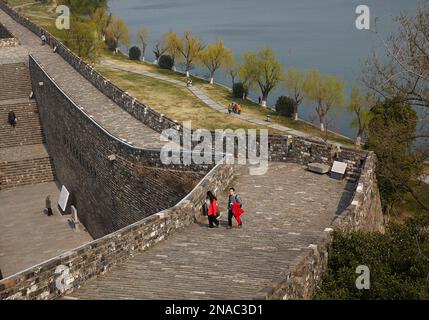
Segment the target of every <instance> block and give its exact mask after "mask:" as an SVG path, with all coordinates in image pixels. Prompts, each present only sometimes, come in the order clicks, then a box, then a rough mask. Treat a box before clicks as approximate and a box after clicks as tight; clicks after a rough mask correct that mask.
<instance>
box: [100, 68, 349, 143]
mask: <svg viewBox="0 0 429 320" xmlns="http://www.w3.org/2000/svg"><path fill="white" fill-rule="evenodd" d="M101 64H102V65H105V66H107V67H110V68H112V69H117V70H120V71H127V72H132V73H136V74H140V75H143V76H146V77H150V78H154V79H157V80H161V81H166V82H170V83H171V84H174V85H177V86H180V87H185V88H187V89H188V90H190V91H191V92H192V93H193V94H194V95H195V96H196V97H197V98H198V99H200V100H201V101H202V102H203V103H205V104H206V105H207V106H209V107H210V108H212V109H214V110H216V111H219V112H222V113H228V108H227V107H226V106H224V105H222V104H220V103H218V102H217V101H215V100H213V99H212V98H210V97H208V96H207V95H206V94H205V93H204V92H203V91H202V90H201V89H199V88H197V87H195V86H192V87H188V86H187V85H186V83H184V82H183V81H179V80H176V79H172V78H169V77H166V76H163V75H160V74H157V73H154V72H150V71H142V70H136V69H134V68H131V67H127V66H124V65H121V64H118V63H114V62H112V61H107V60H102V61H101ZM233 116H234V117H237V118H239V119H241V120H243V121H247V122H250V123H253V124H256V125H259V126H265V127H268V128H271V129H275V130H278V131H280V132H283V133H284V134H285V135H295V136H300V137H307V138H310V137H311V138H319V137H315V136H314V135H312V134H309V133H306V132H304V131H299V130H295V129H292V128H289V127H286V126H283V125H280V124H276V123H272V122H268V121H265V120H261V119H257V118H254V117H251V116H248V115H246V114H234V115H233ZM328 143H333V144H338V145H340V146H343V145H342V144H341V143H339V142H336V141H332V140H328Z"/></svg>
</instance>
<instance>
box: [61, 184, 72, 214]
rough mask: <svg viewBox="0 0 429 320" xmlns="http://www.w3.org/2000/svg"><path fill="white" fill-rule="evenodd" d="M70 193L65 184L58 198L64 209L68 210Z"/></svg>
mask: <svg viewBox="0 0 429 320" xmlns="http://www.w3.org/2000/svg"><path fill="white" fill-rule="evenodd" d="M69 195H70V193H69V191H68V190H67V188H66V187H65V186H63V187H62V188H61V193H60V198H59V199H58V205H59V206H60V208H61V210H63V211H66V208H67V202H68V201H69Z"/></svg>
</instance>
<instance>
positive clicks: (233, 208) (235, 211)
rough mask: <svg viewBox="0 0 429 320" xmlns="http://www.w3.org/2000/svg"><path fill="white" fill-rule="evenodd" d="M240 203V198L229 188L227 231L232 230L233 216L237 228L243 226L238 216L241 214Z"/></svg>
mask: <svg viewBox="0 0 429 320" xmlns="http://www.w3.org/2000/svg"><path fill="white" fill-rule="evenodd" d="M241 207H242V202H241V199H240V196H239V195H238V194H235V189H234V188H232V187H231V188H229V198H228V229H231V228H232V217H233V216H234V217H235V219H236V220H237V222H238V227H239V228H241V227H242V226H243V222H242V221H241V219H240V215H241V214H242V213H243V210H242V209H241Z"/></svg>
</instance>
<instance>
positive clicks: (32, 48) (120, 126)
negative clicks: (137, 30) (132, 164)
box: [0, 9, 163, 148]
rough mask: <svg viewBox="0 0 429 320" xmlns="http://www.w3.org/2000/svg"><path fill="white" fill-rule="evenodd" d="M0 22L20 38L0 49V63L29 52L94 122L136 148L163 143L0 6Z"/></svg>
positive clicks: (156, 135) (8, 61)
mask: <svg viewBox="0 0 429 320" xmlns="http://www.w3.org/2000/svg"><path fill="white" fill-rule="evenodd" d="M0 22H1V23H2V24H3V25H4V26H5V27H6V28H7V29H8V30H10V31H11V32H12V33H13V34H14V35H15V36H16V37H17V38H18V40H19V41H20V43H21V46H20V47H15V48H13V49H10V48H7V49H6V48H5V49H0V63H10V62H14V61H15V60H16V58H15V57H16V56H17V55H18V56H20V57H22V56H23V55H27V56H28V54H31V55H32V56H33V57H34V58H35V59H37V61H38V62H39V63H40V64H41V65H42V66H43V67H44V70H45V71H46V72H47V73H48V74H49V76H50V77H52V78H53V79H55V81H56V83H57V84H58V85H59V86H60V87H61V88H62V90H63V91H64V92H65V93H67V95H68V96H69V97H71V98H72V99H73V101H74V102H75V103H76V104H77V105H79V106H81V107H83V108H84V109H85V111H86V112H87V113H89V114H90V115H91V116H92V117H93V118H94V120H96V122H97V123H99V124H100V125H101V126H102V127H103V128H105V129H106V130H107V131H108V132H110V133H111V134H112V135H114V136H116V137H118V138H119V139H123V140H126V141H128V142H132V144H133V145H134V146H136V147H139V148H159V147H161V146H162V145H163V143H162V142H161V141H160V136H159V133H157V132H156V131H154V130H152V129H151V128H149V127H148V126H146V125H144V124H143V123H142V122H140V121H139V120H137V119H136V118H134V117H133V116H131V115H130V114H129V113H128V112H126V111H125V110H123V109H122V108H121V107H120V106H119V105H117V104H116V103H115V102H113V101H112V100H111V99H109V98H108V97H107V96H105V95H104V94H103V93H102V92H100V91H99V90H98V89H97V88H96V87H95V86H93V85H92V84H91V83H90V82H89V81H88V80H87V79H85V78H84V77H83V76H82V75H80V74H79V73H78V72H77V71H76V70H75V69H74V68H73V67H72V66H71V65H70V64H69V63H67V62H66V61H65V60H64V59H62V58H61V56H60V55H58V54H56V53H53V51H52V49H51V48H50V47H49V46H47V45H45V46H42V44H41V41H40V39H39V38H38V37H37V36H36V35H35V34H34V33H32V32H31V31H30V30H28V29H27V28H25V27H23V26H22V25H20V24H19V23H17V22H16V21H15V20H13V19H12V18H11V17H10V16H9V15H7V14H6V13H5V12H4V11H2V10H1V9H0Z"/></svg>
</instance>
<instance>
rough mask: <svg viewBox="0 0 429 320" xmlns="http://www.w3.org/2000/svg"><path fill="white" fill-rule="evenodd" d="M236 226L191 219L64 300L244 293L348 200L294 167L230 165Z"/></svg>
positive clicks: (339, 187)
mask: <svg viewBox="0 0 429 320" xmlns="http://www.w3.org/2000/svg"><path fill="white" fill-rule="evenodd" d="M237 173H238V177H237V178H236V181H235V182H234V187H236V189H237V191H238V193H239V194H240V196H241V198H242V200H243V203H244V210H245V214H244V216H243V221H244V222H243V228H242V229H238V228H237V227H236V226H237V223H236V222H235V221H234V228H233V229H231V230H227V229H226V228H225V226H226V224H227V215H226V214H225V208H226V194H222V195H218V196H219V198H220V208H221V210H222V211H223V212H224V214H223V216H222V217H221V227H220V228H219V229H208V228H207V227H206V223H204V224H195V225H193V226H190V227H188V228H186V229H184V230H182V231H180V232H178V233H176V234H174V235H172V236H171V237H170V238H169V239H167V240H166V241H163V242H160V243H159V244H157V245H156V246H155V247H153V248H151V249H149V250H148V251H146V252H142V253H140V254H138V255H136V256H135V257H133V258H131V259H129V260H128V261H126V262H124V263H121V264H119V265H118V266H116V267H114V268H113V269H112V270H110V271H109V272H107V273H106V274H105V275H102V276H99V277H98V278H96V279H94V280H92V281H89V282H87V283H86V284H84V285H83V287H81V288H80V289H78V290H76V291H75V292H73V293H72V294H71V295H70V296H69V297H66V299H252V298H253V297H255V295H256V293H257V292H258V291H259V290H260V289H263V288H264V287H265V286H266V285H267V284H268V283H269V282H270V281H271V280H272V279H273V278H275V277H277V276H279V275H280V273H281V272H282V271H284V270H286V268H287V267H288V266H290V265H291V264H292V263H294V261H296V259H297V258H299V256H300V255H301V254H303V252H304V250H306V249H307V248H308V247H309V245H311V244H317V243H318V241H319V240H320V239H321V237H322V234H323V232H324V229H325V228H326V227H329V226H330V224H331V222H332V220H333V219H334V217H335V216H336V214H337V213H338V212H340V211H341V210H342V209H343V208H344V207H345V206H346V205H347V204H348V203H349V201H350V196H351V194H350V192H349V191H347V189H348V185H346V182H344V181H337V180H333V179H331V178H329V177H328V176H326V175H323V176H322V175H317V174H314V173H310V172H308V171H306V170H304V168H303V167H302V166H300V165H297V164H287V163H271V164H270V169H269V171H268V173H267V174H266V175H264V176H250V175H249V174H248V170H247V168H243V167H241V168H237Z"/></svg>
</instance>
